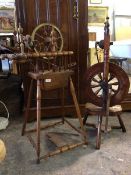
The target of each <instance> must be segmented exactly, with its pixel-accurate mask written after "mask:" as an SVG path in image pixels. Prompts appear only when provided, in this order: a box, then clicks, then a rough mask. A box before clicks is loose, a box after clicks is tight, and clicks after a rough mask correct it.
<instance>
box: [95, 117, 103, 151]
mask: <svg viewBox="0 0 131 175" xmlns="http://www.w3.org/2000/svg"><path fill="white" fill-rule="evenodd" d="M101 124H102V116H98V127H97V138H96V149H100V145H101Z"/></svg>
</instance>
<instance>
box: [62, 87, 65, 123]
mask: <svg viewBox="0 0 131 175" xmlns="http://www.w3.org/2000/svg"><path fill="white" fill-rule="evenodd" d="M64 106H65V89H64V87H63V88H62V123H63V124H64V118H65V108H64Z"/></svg>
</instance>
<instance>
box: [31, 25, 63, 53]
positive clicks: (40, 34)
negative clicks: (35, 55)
mask: <svg viewBox="0 0 131 175" xmlns="http://www.w3.org/2000/svg"><path fill="white" fill-rule="evenodd" d="M32 41H33V43H34V46H35V50H36V51H37V52H49V51H51V52H53V51H62V49H63V36H62V34H61V32H60V30H59V29H58V28H57V27H56V26H55V25H53V24H50V23H42V24H40V25H38V26H37V27H36V28H35V29H34V31H33V33H32Z"/></svg>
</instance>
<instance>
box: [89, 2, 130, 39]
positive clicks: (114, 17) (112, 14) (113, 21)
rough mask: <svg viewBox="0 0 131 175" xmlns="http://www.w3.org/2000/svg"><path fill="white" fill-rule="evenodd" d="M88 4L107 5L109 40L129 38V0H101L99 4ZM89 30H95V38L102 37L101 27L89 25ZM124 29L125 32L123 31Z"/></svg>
mask: <svg viewBox="0 0 131 175" xmlns="http://www.w3.org/2000/svg"><path fill="white" fill-rule="evenodd" d="M88 6H107V7H109V10H108V16H109V18H110V20H109V22H110V35H111V40H112V41H114V40H125V39H131V10H130V0H124V2H123V1H120V0H110V1H107V0H102V3H101V4H90V2H88ZM88 30H89V32H96V31H97V32H96V33H97V34H96V40H97V41H99V40H101V39H103V27H102V26H101V27H100V26H89V27H88ZM125 31H126V32H125Z"/></svg>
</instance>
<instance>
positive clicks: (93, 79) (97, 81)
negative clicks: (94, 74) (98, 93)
mask: <svg viewBox="0 0 131 175" xmlns="http://www.w3.org/2000/svg"><path fill="white" fill-rule="evenodd" d="M92 81H94V82H96V83H100V80H97V79H96V78H92Z"/></svg>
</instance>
